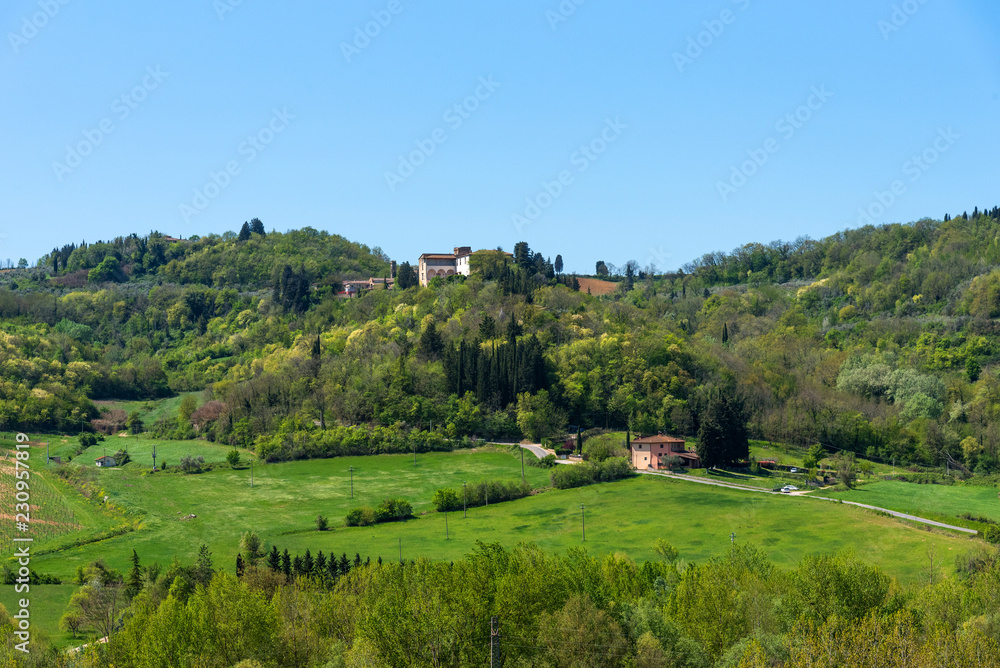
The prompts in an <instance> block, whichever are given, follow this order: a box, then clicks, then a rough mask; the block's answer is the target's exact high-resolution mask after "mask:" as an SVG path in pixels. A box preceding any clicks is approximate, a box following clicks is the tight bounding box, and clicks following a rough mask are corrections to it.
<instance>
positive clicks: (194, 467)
mask: <svg viewBox="0 0 1000 668" xmlns="http://www.w3.org/2000/svg"><path fill="white" fill-rule="evenodd" d="M204 463H205V458H204V457H202V456H201V455H198V456H197V457H192V456H191V455H186V456H184V457H181V470H182V471H184V473H201V465H202V464H204Z"/></svg>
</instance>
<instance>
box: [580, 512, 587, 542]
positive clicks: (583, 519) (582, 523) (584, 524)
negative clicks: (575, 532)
mask: <svg viewBox="0 0 1000 668" xmlns="http://www.w3.org/2000/svg"><path fill="white" fill-rule="evenodd" d="M580 527H581V528H582V529H583V542H584V543H586V542H587V507H586V506H585V505H583V504H582V503H581V504H580Z"/></svg>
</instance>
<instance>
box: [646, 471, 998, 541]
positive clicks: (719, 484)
mask: <svg viewBox="0 0 1000 668" xmlns="http://www.w3.org/2000/svg"><path fill="white" fill-rule="evenodd" d="M640 473H644V474H646V475H654V476H659V477H662V478H671V479H673V480H683V481H685V482H694V483H699V484H702V485H712V486H714V487H728V488H729V489H737V490H740V491H742V492H760V493H762V494H778V495H782V493H781V492H772V491H771V490H769V489H761V488H759V487H749V486H747V485H739V484H735V483H727V482H717V481H715V480H704V479H700V478H689V477H686V476H681V475H671V474H669V473H656V472H654V471H640ZM792 494H793V495H795V496H802V497H805V498H807V499H818V500H820V501H832V502H834V503H841V501H840V500H839V499H831V498H829V497H826V496H812V495H811V494H807V493H806V492H805V491H801V492H792ZM785 496H787V495H785ZM842 503H843V504H844V505H849V506H857V507H858V508H865V509H867V510H877V511H879V512H882V513H888V514H889V515H892V516H893V517H898V518H899V519H902V520H909V521H911V522H919V523H920V524H928V525H930V526H935V527H939V528H941V529H951V530H952V531H961V532H963V533H969V534H972V535H976V534H978V533H979V532H978V531H976V530H975V529H966V528H965V527H957V526H954V525H951V524H944V523H943V522H936V521H934V520H928V519H925V518H923V517H916V516H915V515H907V514H906V513H900V512H897V511H895V510H889V509H888V508H879V507H877V506H869V505H867V504H864V503H856V502H854V501H843V502H842Z"/></svg>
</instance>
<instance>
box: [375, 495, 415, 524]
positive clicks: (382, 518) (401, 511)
mask: <svg viewBox="0 0 1000 668" xmlns="http://www.w3.org/2000/svg"><path fill="white" fill-rule="evenodd" d="M410 517H413V506H411V505H410V502H409V501H407V500H406V499H386V500H385V501H383V502H382V503H381V504H380V505H379V507H378V508H376V509H375V521H376V522H398V521H400V520H405V519H408V518H410Z"/></svg>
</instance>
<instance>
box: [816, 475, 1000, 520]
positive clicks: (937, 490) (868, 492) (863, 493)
mask: <svg viewBox="0 0 1000 668" xmlns="http://www.w3.org/2000/svg"><path fill="white" fill-rule="evenodd" d="M824 496H829V497H831V498H837V499H843V500H844V501H856V502H858V503H866V504H868V505H871V506H878V507H880V508H888V509H889V510H896V511H899V512H902V513H908V514H910V515H918V516H921V517H927V516H929V515H944V516H946V517H956V518H957V517H958V516H959V515H961V514H963V513H970V514H971V515H973V516H974V517H985V518H987V519H991V520H993V521H994V522H1000V498H998V496H997V489H996V488H995V487H976V486H973V485H917V484H914V483H908V482H873V483H869V484H866V485H862V486H860V487H858V488H857V489H853V490H850V491H846V492H830V493H829V494H827V493H824Z"/></svg>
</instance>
